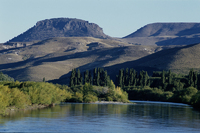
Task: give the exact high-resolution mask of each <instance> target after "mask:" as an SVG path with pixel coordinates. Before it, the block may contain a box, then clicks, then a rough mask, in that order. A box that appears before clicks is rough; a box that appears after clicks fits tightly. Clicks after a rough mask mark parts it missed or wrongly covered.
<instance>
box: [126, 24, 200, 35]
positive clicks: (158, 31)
mask: <svg viewBox="0 0 200 133" xmlns="http://www.w3.org/2000/svg"><path fill="white" fill-rule="evenodd" d="M194 34H198V35H200V23H153V24H148V25H146V26H144V27H142V28H140V29H138V30H137V31H136V32H134V33H132V34H130V35H128V36H126V37H124V38H132V37H151V36H154V37H155V36H188V35H194Z"/></svg>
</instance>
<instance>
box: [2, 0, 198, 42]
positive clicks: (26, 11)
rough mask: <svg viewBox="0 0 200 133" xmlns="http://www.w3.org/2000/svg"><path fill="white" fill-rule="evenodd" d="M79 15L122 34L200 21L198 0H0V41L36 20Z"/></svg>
mask: <svg viewBox="0 0 200 133" xmlns="http://www.w3.org/2000/svg"><path fill="white" fill-rule="evenodd" d="M59 17H67V18H78V19H83V20H87V21H89V22H92V23H96V24H98V25H99V26H100V27H102V28H103V31H104V33H105V34H107V35H109V36H112V37H124V36H126V35H128V34H130V33H132V32H134V31H136V30H137V29H139V28H140V27H143V26H144V25H146V24H149V23H155V22H200V0H0V43H3V42H6V41H8V40H10V39H12V38H13V37H15V36H17V35H19V34H21V33H23V32H25V31H26V30H27V29H29V28H31V27H32V26H34V25H35V24H36V22H37V21H40V20H44V19H50V18H59Z"/></svg>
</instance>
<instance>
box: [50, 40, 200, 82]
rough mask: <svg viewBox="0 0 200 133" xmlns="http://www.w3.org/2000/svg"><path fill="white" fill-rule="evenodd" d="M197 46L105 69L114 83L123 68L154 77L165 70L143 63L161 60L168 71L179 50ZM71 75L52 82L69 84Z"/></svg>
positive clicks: (81, 68)
mask: <svg viewBox="0 0 200 133" xmlns="http://www.w3.org/2000/svg"><path fill="white" fill-rule="evenodd" d="M195 45H197V44H193V45H187V46H184V47H176V48H171V49H166V50H162V51H159V52H157V53H154V54H151V55H148V56H145V57H143V58H140V59H138V60H135V61H128V62H125V63H121V64H116V65H113V66H109V67H105V68H104V69H105V70H107V72H108V75H110V77H111V79H112V80H113V81H115V78H116V75H118V72H119V70H120V69H122V68H124V70H125V69H126V68H134V69H135V70H136V71H137V72H139V71H142V70H144V71H147V72H148V74H149V75H152V73H153V71H162V70H163V69H159V68H158V67H157V66H142V65H141V64H142V63H144V62H150V63H151V62H152V61H157V60H159V58H160V60H163V61H164V62H165V63H166V65H165V68H164V70H168V69H167V64H170V62H171V61H172V60H173V58H172V57H173V55H175V54H176V53H177V52H178V51H179V50H181V49H183V48H189V47H193V46H195ZM101 63H103V62H99V64H101ZM157 63H158V64H159V62H157ZM99 64H92V63H89V64H86V65H83V66H80V67H78V68H77V69H80V71H81V72H82V73H83V72H84V71H85V70H86V69H88V68H90V69H89V70H90V71H92V70H93V69H94V68H95V67H102V66H103V65H99ZM140 65H141V66H140ZM70 75H71V72H69V73H67V74H64V75H62V76H61V77H60V78H59V79H56V80H52V81H50V82H53V83H59V84H69V81H70Z"/></svg>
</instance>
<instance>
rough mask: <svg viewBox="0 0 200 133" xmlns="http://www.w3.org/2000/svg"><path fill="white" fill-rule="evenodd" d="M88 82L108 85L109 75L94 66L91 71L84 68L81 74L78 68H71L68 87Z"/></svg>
mask: <svg viewBox="0 0 200 133" xmlns="http://www.w3.org/2000/svg"><path fill="white" fill-rule="evenodd" d="M86 83H89V84H91V85H96V86H108V85H109V83H110V76H109V75H108V74H107V71H106V70H104V69H103V68H94V69H93V71H88V70H86V71H85V72H84V73H83V74H81V72H80V70H79V69H73V70H72V72H71V76H70V85H69V86H70V87H73V86H76V85H83V84H86Z"/></svg>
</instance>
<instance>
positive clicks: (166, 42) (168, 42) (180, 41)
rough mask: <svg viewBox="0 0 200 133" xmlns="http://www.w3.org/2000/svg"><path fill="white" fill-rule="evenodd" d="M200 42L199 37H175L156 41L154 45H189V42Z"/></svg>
mask: <svg viewBox="0 0 200 133" xmlns="http://www.w3.org/2000/svg"><path fill="white" fill-rule="evenodd" d="M196 43H200V37H199V36H194V37H192V38H187V37H177V38H172V39H167V40H164V41H159V42H156V45H158V46H164V45H189V44H196Z"/></svg>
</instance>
